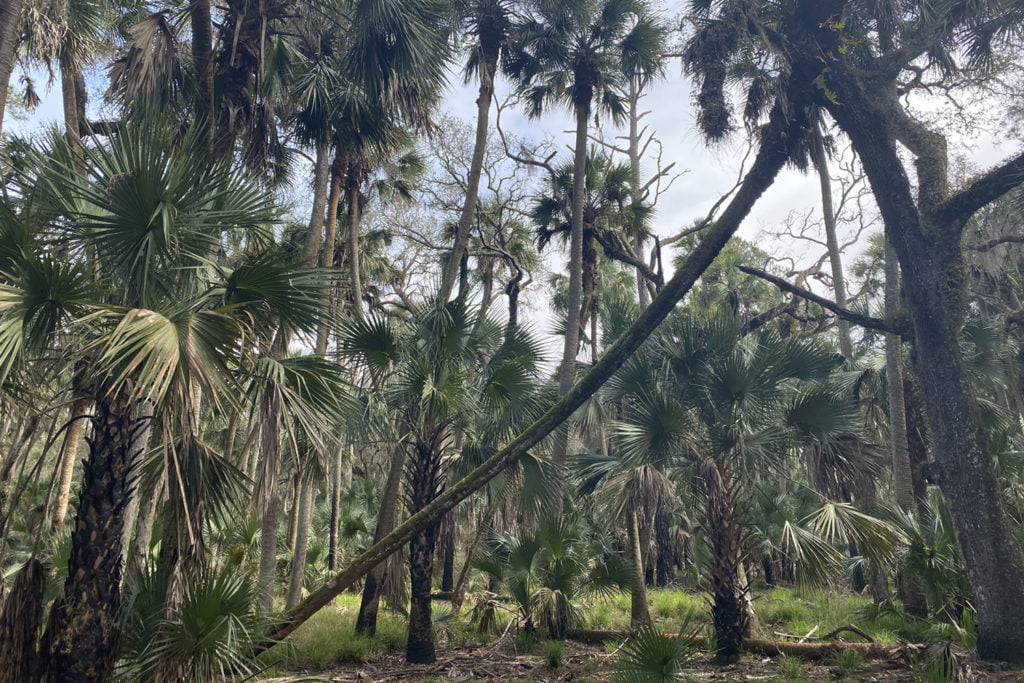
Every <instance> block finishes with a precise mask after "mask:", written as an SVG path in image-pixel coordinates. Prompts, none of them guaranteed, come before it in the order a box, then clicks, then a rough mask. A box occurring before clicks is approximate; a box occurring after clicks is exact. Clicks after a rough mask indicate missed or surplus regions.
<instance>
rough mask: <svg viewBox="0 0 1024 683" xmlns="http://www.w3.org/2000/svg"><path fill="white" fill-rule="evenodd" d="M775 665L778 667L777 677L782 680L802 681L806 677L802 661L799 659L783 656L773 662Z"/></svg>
mask: <svg viewBox="0 0 1024 683" xmlns="http://www.w3.org/2000/svg"><path fill="white" fill-rule="evenodd" d="M775 665H776V666H777V667H779V675H780V676H781V677H782V678H783V680H787V681H802V680H805V679H806V677H807V676H806V672H805V671H804V660H802V659H800V658H799V657H789V656H786V655H783V656H782V657H779V658H778V659H776V660H775Z"/></svg>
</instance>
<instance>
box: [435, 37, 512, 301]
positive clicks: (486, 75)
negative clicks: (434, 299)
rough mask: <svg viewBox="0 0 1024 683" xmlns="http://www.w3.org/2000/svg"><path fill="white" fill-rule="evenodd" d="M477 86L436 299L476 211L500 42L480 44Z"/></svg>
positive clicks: (447, 283) (455, 267) (450, 280)
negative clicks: (469, 150)
mask: <svg viewBox="0 0 1024 683" xmlns="http://www.w3.org/2000/svg"><path fill="white" fill-rule="evenodd" d="M477 49H478V51H479V53H480V69H479V75H480V90H479V94H478V95H477V98H476V138H475V139H474V141H473V158H472V160H471V161H470V164H469V176H468V177H467V178H466V199H465V201H464V202H463V204H462V212H461V213H460V214H459V223H458V225H457V227H456V229H455V241H454V244H453V246H452V253H451V256H450V257H449V259H448V262H447V264H445V269H444V276H443V279H442V280H441V290H440V292H438V301H448V299H449V298H450V297H451V293H452V288H453V287H454V285H455V280H456V278H457V277H458V274H459V264H460V263H461V262H462V255H463V254H464V253H465V252H466V247H467V246H468V245H469V231H470V228H472V227H473V216H474V214H475V213H476V205H477V198H478V196H479V191H480V175H481V172H482V171H483V167H484V156H485V155H486V153H487V130H488V121H489V118H490V111H491V98H492V97H494V74H495V72H496V70H497V65H498V52H499V46H497V45H493V46H492V45H480V46H479V47H478V48H477Z"/></svg>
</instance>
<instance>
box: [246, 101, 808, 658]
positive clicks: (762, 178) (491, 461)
mask: <svg viewBox="0 0 1024 683" xmlns="http://www.w3.org/2000/svg"><path fill="white" fill-rule="evenodd" d="M797 85H799V83H797ZM788 94H789V95H790V96H791V97H793V99H794V101H795V102H802V101H803V99H802V98H801V96H800V95H801V93H800V90H799V89H796V88H794V89H792V92H789V93H788ZM803 111H804V109H803V108H801V107H797V108H795V109H794V110H793V112H795V114H796V115H786V114H785V113H784V112H783V110H782V108H781V107H780V106H775V107H774V108H773V109H772V112H771V115H770V117H769V123H768V125H767V126H766V127H765V128H764V129H763V133H762V135H761V149H760V151H759V152H758V154H757V158H756V159H755V160H754V164H753V165H752V166H751V168H750V171H749V172H748V173H747V176H746V177H745V178H744V180H743V182H742V183H741V185H740V188H739V189H738V190H737V191H736V193H735V194H734V195H733V198H732V200H731V201H730V202H729V204H728V206H727V207H726V208H725V210H724V211H723V212H722V213H721V215H720V216H718V219H717V220H716V221H715V222H714V223H713V224H711V226H710V227H709V228H708V230H707V231H706V233H705V234H704V237H703V239H701V241H700V243H699V244H698V245H697V247H696V248H695V249H694V250H693V251H692V252H691V253H690V255H689V256H688V257H687V258H686V260H685V261H684V262H683V263H682V264H681V265H680V267H679V268H678V269H677V270H676V273H675V275H673V276H672V278H671V279H670V280H669V281H668V282H666V283H665V286H664V287H663V288H662V289H661V291H660V292H659V293H658V295H657V296H656V297H655V298H654V300H653V301H651V305H650V306H649V307H648V308H647V309H646V310H644V312H643V313H641V314H640V316H639V317H638V318H637V320H636V322H634V323H633V325H632V326H630V328H629V329H628V330H627V331H626V332H625V333H624V334H623V335H622V336H621V337H620V338H619V339H618V340H617V341H616V342H615V343H614V344H612V346H611V347H609V348H608V349H607V350H606V351H605V354H604V356H602V358H601V359H600V360H599V361H598V362H597V363H595V364H594V366H593V367H592V368H591V369H590V371H589V372H588V373H587V374H586V375H585V376H584V377H583V378H582V379H581V380H580V381H579V382H577V383H576V384H575V385H574V386H573V387H572V390H571V391H570V392H569V393H567V394H566V395H565V396H563V397H562V398H561V399H559V401H558V402H557V403H555V404H554V405H553V406H551V408H549V409H548V411H547V412H545V413H544V415H543V416H541V417H540V418H539V419H538V420H537V421H536V422H535V423H533V424H532V425H531V426H530V427H529V428H528V429H526V431H524V432H523V433H521V434H520V435H519V436H518V437H516V438H515V439H514V440H512V441H511V442H510V443H509V444H508V445H506V446H505V447H504V448H501V449H500V450H499V451H498V452H497V453H495V454H494V455H492V456H491V457H490V458H488V459H487V460H485V461H484V462H483V463H481V464H480V465H479V466H478V467H477V468H476V469H474V470H473V471H472V472H470V473H469V474H468V475H466V476H465V477H464V478H463V479H461V480H460V481H458V482H456V483H455V484H454V485H453V486H451V487H449V488H448V489H447V490H446V491H445V492H444V493H443V494H441V495H440V496H438V498H437V499H435V500H434V502H432V503H431V504H430V505H428V506H427V507H426V508H424V509H423V510H420V511H419V512H417V513H416V514H414V515H412V516H411V517H410V518H409V519H407V520H406V521H405V522H403V523H402V524H401V525H400V526H398V527H396V528H395V529H394V531H392V532H391V533H389V534H387V535H386V536H384V537H382V538H381V539H380V540H379V541H376V542H375V543H374V544H373V546H371V547H370V548H369V549H368V550H367V551H366V552H365V553H363V554H362V555H360V556H359V557H357V558H355V559H354V560H353V561H352V563H351V564H350V565H349V566H348V567H346V568H345V569H344V570H342V571H341V572H339V573H338V574H336V575H335V576H334V577H333V578H331V579H330V580H329V581H328V582H327V583H326V584H324V586H322V587H321V588H320V589H319V590H317V591H316V592H314V593H313V594H312V595H310V596H309V597H308V598H307V599H306V600H305V601H303V602H302V603H301V604H299V605H298V606H296V608H295V609H294V610H293V611H292V612H291V613H289V614H288V615H287V616H286V618H285V619H284V620H283V621H282V622H280V623H279V624H277V625H276V626H275V627H274V628H272V629H271V630H270V631H269V632H268V634H267V636H268V637H267V639H265V641H264V643H263V644H262V647H263V648H266V647H270V646H271V645H272V644H273V643H274V641H276V640H280V639H281V638H285V637H287V636H288V635H289V634H291V633H292V632H294V631H295V629H297V628H298V627H299V626H301V625H302V624H304V623H305V622H306V621H307V620H308V619H309V618H310V617H312V616H313V615H314V614H316V613H317V612H319V611H320V610H321V609H322V608H323V607H325V606H327V605H329V604H330V603H331V601H333V600H334V598H336V597H337V596H338V595H340V594H341V593H342V592H343V591H344V590H346V589H347V588H349V587H350V586H352V585H353V584H354V583H355V582H356V581H358V580H359V579H361V578H362V577H363V576H365V575H366V574H367V572H369V571H371V570H372V569H373V568H374V567H376V566H378V565H379V564H380V563H381V562H383V561H384V560H385V559H386V558H388V557H389V556H390V555H391V554H393V553H394V552H395V551H396V550H398V549H399V548H400V547H401V546H402V544H404V543H407V542H408V541H410V540H411V539H412V538H413V536H415V535H416V534H417V533H419V532H420V531H421V530H423V529H426V528H427V527H428V526H430V525H432V524H435V523H436V522H437V520H439V519H440V518H441V516H442V515H444V514H445V513H446V512H448V511H449V510H451V509H453V508H454V507H455V506H456V505H458V503H459V502H460V501H462V500H464V499H465V498H467V497H468V496H469V495H471V494H472V493H473V492H475V491H478V490H479V489H481V488H482V487H483V486H485V485H486V484H487V483H488V482H489V481H491V480H492V479H494V478H495V477H496V476H498V475H499V474H500V473H502V472H504V471H505V470H506V469H507V468H509V467H510V466H512V465H513V464H515V463H516V462H518V461H519V459H520V458H521V457H522V456H523V455H524V454H526V453H527V452H528V451H529V450H530V449H531V448H533V447H534V446H536V445H537V444H538V443H540V442H541V441H542V440H543V439H545V438H547V437H548V436H549V435H550V434H551V433H552V432H554V431H555V430H556V429H558V428H559V426H560V425H562V424H563V423H564V422H565V421H566V420H568V419H569V417H570V416H571V415H572V414H573V413H574V412H576V410H578V409H579V408H580V406H582V405H583V404H584V403H585V402H586V401H587V400H588V399H589V398H590V397H591V396H593V395H594V394H595V393H596V392H597V390H598V389H600V388H601V386H602V385H603V384H604V383H605V382H606V381H607V380H608V378H609V377H611V376H612V375H613V374H614V373H615V372H616V371H617V370H618V369H619V368H621V367H622V365H623V364H624V363H625V362H626V361H627V360H628V359H629V358H630V356H632V355H633V353H634V352H635V351H636V350H637V349H638V348H640V346H641V345H642V344H643V343H644V342H645V341H646V340H647V338H648V337H650V335H651V334H652V333H653V332H654V330H655V329H657V327H658V325H660V324H661V323H662V322H663V321H664V320H665V318H666V317H668V315H669V313H671V312H672V311H673V310H674V309H675V306H676V304H678V303H679V301H681V300H682V298H683V297H684V296H685V295H686V294H687V293H688V292H689V291H690V289H691V288H692V287H693V285H694V283H696V281H697V280H698V278H700V276H701V275H702V274H703V273H704V271H705V270H707V268H708V266H710V265H711V262H712V261H714V259H715V258H716V257H717V256H718V254H719V253H721V251H722V248H723V247H724V246H725V245H726V243H727V242H728V241H729V239H731V238H732V236H733V235H734V234H735V232H736V230H737V229H738V228H739V226H740V223H742V222H743V220H744V219H745V218H746V216H747V215H748V214H749V213H750V209H751V208H752V207H753V205H754V204H755V203H756V202H757V200H758V199H759V198H760V197H761V195H762V194H764V192H765V190H767V189H768V188H769V187H770V186H771V185H772V183H774V182H775V178H776V177H777V176H778V174H779V171H781V170H782V167H783V166H784V165H785V163H786V161H787V160H788V159H789V158H790V156H791V154H792V153H793V151H794V150H795V145H796V144H798V143H799V142H800V140H801V139H802V135H803V131H804V128H805V124H806V117H805V116H803V115H802V114H801V112H803Z"/></svg>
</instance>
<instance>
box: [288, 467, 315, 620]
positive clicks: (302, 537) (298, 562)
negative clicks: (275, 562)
mask: <svg viewBox="0 0 1024 683" xmlns="http://www.w3.org/2000/svg"><path fill="white" fill-rule="evenodd" d="M316 489H317V487H316V484H315V483H313V482H311V481H304V482H303V483H302V493H301V494H299V503H298V507H299V509H298V513H299V514H298V517H299V519H298V528H297V529H296V534H295V547H294V548H293V550H292V567H291V576H289V579H288V593H287V594H286V596H285V603H284V604H285V609H291V608H292V607H295V605H297V604H299V600H301V599H302V587H303V586H304V585H305V583H306V554H307V552H308V551H309V525H310V523H311V522H312V520H313V508H314V502H315V501H316Z"/></svg>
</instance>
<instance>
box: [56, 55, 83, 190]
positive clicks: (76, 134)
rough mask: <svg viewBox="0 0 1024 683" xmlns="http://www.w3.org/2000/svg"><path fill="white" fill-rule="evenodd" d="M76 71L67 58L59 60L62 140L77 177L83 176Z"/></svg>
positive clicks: (78, 76)
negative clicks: (62, 118)
mask: <svg viewBox="0 0 1024 683" xmlns="http://www.w3.org/2000/svg"><path fill="white" fill-rule="evenodd" d="M80 77H81V76H80V75H79V72H78V69H77V68H76V67H75V66H74V64H73V63H72V60H71V59H69V58H62V59H61V60H60V91H61V100H62V103H63V105H64V138H65V139H66V140H67V141H68V147H69V148H70V149H71V156H72V158H73V159H74V162H75V167H76V170H77V171H78V175H79V176H84V175H85V168H84V164H83V159H82V131H81V130H80V125H79V124H80V122H81V115H80V107H79V106H78V104H79V103H78V79H79V78H80Z"/></svg>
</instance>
